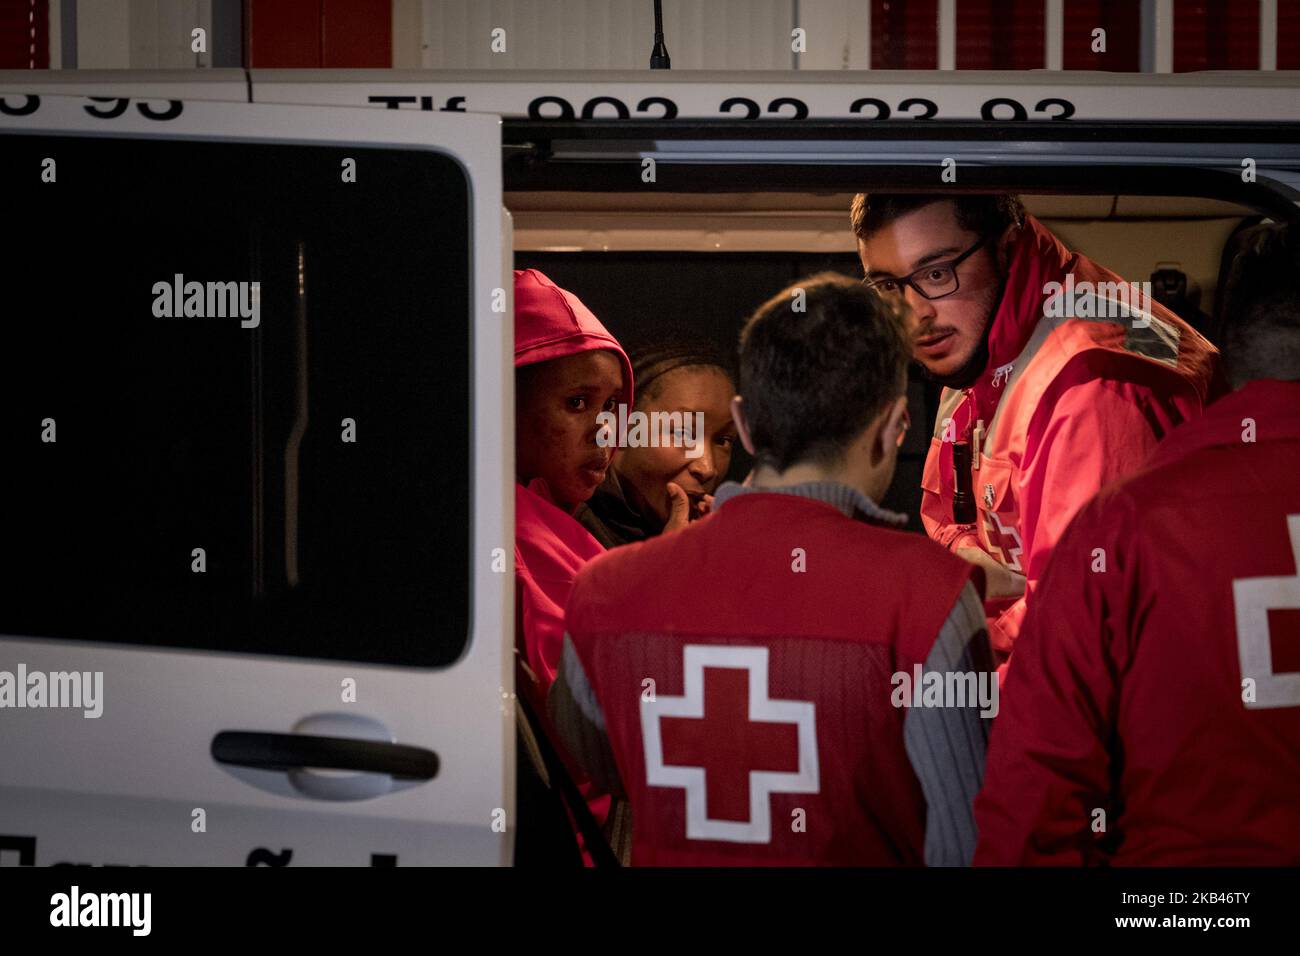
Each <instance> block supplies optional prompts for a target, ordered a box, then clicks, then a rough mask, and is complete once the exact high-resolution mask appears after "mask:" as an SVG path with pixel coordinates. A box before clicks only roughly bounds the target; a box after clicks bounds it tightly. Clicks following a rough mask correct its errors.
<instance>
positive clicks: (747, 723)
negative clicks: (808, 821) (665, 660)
mask: <svg viewBox="0 0 1300 956" xmlns="http://www.w3.org/2000/svg"><path fill="white" fill-rule="evenodd" d="M767 661H768V654H767V648H766V647H724V646H714V645H707V644H688V645H686V647H685V648H684V652H683V664H684V666H683V678H684V680H683V683H684V686H685V693H684V694H683V695H682V696H681V697H665V696H662V695H659V696H658V697H656V699H655V700H654V701H647V700H644V699H643V700H642V701H641V731H642V739H643V740H644V742H645V758H646V783H647V784H649V785H650V786H655V787H681V788H683V789H684V790H685V791H686V837H687V839H690V840H726V841H729V842H732V843H770V842H771V841H772V804H771V800H770V797H771V795H772V794H773V793H817V792H818V790H819V784H818V773H817V734H816V725H815V707H814V705H813V703H812V702H811V701H802V700H772V699H770V698H769V697H768V696H767V694H768V691H767V685H768V682H767Z"/></svg>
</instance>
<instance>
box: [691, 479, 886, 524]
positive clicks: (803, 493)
mask: <svg viewBox="0 0 1300 956" xmlns="http://www.w3.org/2000/svg"><path fill="white" fill-rule="evenodd" d="M755 494H777V495H793V496H794V497H797V498H809V499H811V500H813V501H820V502H822V503H823V504H828V505H830V506H831V507H832V508H835V509H836V510H837V511H839V513H840V514H842V515H844V517H846V518H854V519H856V520H858V521H866V522H869V523H872V524H883V525H889V526H891V527H902V526H903V525H905V524H907V515H905V514H899V513H898V512H897V511H889V510H888V509H886V508H882V507H880V505H878V504H876V503H875V502H874V501H872V500H871V499H870V498H869V497H867V496H866V495H864V494H863V493H862V492H860V491H858V489H856V488H850V487H849V486H848V485H842V484H840V483H839V482H838V481H805V482H801V483H799V484H797V485H783V486H782V487H779V488H750V487H747V486H745V485H741V484H737V483H736V482H734V481H728V482H726V483H725V484H724V485H723V486H722V487H721V488H719V489H718V490H717V492H715V493H714V495H713V508H714V510H715V511H716V510H717V509H719V508H721V507H722V506H723V505H724V504H726V503H727V502H728V501H730V500H731V499H732V498H739V497H741V496H742V495H755Z"/></svg>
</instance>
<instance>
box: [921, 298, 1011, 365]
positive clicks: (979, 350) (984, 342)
mask: <svg viewBox="0 0 1300 956" xmlns="http://www.w3.org/2000/svg"><path fill="white" fill-rule="evenodd" d="M1001 304H1002V295H1001V294H999V295H998V297H997V298H995V299H994V300H993V302H992V304H991V305H990V306H989V312H988V316H987V317H986V318H985V319H984V331H983V332H982V333H980V340H979V344H977V345H976V346H975V351H974V352H972V353H971V356H970V358H968V359H967V360H966V361H965V362H964V363H962V365H961V367H960V368H957V369H954V370H953V371H951V372H949V373H948V374H947V375H937V374H935V373H934V372H931V371H930V370H929V369H928V368H926V367H925V363H924V362H917V363H916V364H918V365H920V366H921V372H922V374H924V375H925V377H926V378H927V379H929V380H930V381H931V382H934V383H935V384H936V385H942V386H943V387H944V388H969V387H970V386H971V385H974V384H975V380H976V379H977V378H979V377H980V375H982V374H983V373H984V370H985V369H986V368H988V365H989V333H990V332H991V331H992V330H993V318H994V317H995V316H996V315H997V313H998V308H999V306H1001Z"/></svg>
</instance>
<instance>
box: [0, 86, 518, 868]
mask: <svg viewBox="0 0 1300 956" xmlns="http://www.w3.org/2000/svg"><path fill="white" fill-rule="evenodd" d="M5 104H6V107H7V108H6V109H5V110H4V111H3V112H0V170H3V173H4V176H5V179H4V182H5V183H6V216H5V220H6V228H7V231H8V232H9V237H10V240H11V241H10V243H9V244H8V246H9V251H8V252H7V253H6V256H5V264H6V267H7V268H6V282H5V283H4V291H3V293H0V296H3V302H4V308H3V313H4V316H5V322H4V323H3V328H2V329H0V354H3V355H4V357H5V365H6V371H5V373H4V375H3V376H0V382H2V384H0V389H2V390H3V394H2V395H0V416H2V418H0V429H2V433H3V443H4V448H5V453H6V460H5V472H6V479H5V481H4V482H3V487H4V495H3V503H2V504H0V507H2V508H3V511H4V535H3V547H2V548H0V551H2V553H3V558H2V559H0V561H2V566H0V581H2V582H3V584H2V585H0V590H2V591H3V597H2V599H0V863H3V864H5V865H10V864H26V865H43V864H57V863H73V864H94V865H98V864H236V865H238V864H245V863H246V864H249V865H257V864H269V865H284V864H290V863H291V864H293V865H299V864H309V865H310V864H351V865H393V864H398V865H406V864H417V863H429V864H502V863H508V862H509V861H510V860H511V855H512V841H513V834H514V822H515V821H514V816H515V814H514V806H513V800H514V796H513V794H514V746H515V726H514V720H515V717H514V703H513V677H512V674H513V671H512V666H513V644H514V641H513V631H514V628H513V613H514V612H513V588H512V573H511V572H512V568H511V561H512V554H513V548H512V540H511V535H512V527H513V496H512V493H511V482H512V481H513V477H512V476H513V461H512V449H511V447H510V444H511V443H510V442H509V441H508V440H507V439H508V437H509V436H510V435H512V434H513V432H512V427H513V426H512V422H513V417H512V416H513V400H512V388H513V377H512V375H511V374H510V372H511V368H512V362H511V352H512V330H511V326H510V315H511V313H510V301H509V293H510V290H511V286H512V283H511V281H510V273H509V269H510V260H509V253H508V250H509V248H510V236H509V219H508V217H507V216H506V215H505V214H504V210H503V208H502V202H501V133H500V121H499V119H498V118H497V117H495V116H490V115H482V114H479V115H472V116H471V115H439V116H429V115H422V114H415V113H406V112H396V111H391V112H390V111H385V110H375V109H338V108H331V109H323V108H315V107H284V106H261V105H249V104H246V103H245V104H232V103H213V102H191V101H184V102H182V101H179V100H177V101H170V102H168V101H155V100H137V99H131V98H125V99H117V100H113V101H89V100H86V99H84V98H80V97H57V96H53V97H52V96H42V95H31V96H23V95H13V94H9V95H7V96H6V97H5Z"/></svg>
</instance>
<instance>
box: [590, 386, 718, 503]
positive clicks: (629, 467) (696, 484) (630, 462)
mask: <svg viewBox="0 0 1300 956" xmlns="http://www.w3.org/2000/svg"><path fill="white" fill-rule="evenodd" d="M735 393H736V387H735V385H734V384H733V383H732V381H731V379H729V378H728V377H727V376H726V374H725V373H723V372H722V370H720V369H717V368H713V367H711V366H708V365H696V366H687V367H685V368H677V369H673V370H672V371H671V372H665V373H664V374H663V375H662V376H660V378H659V379H658V381H656V382H655V383H654V385H653V388H652V389H651V394H650V395H648V396H647V397H646V398H645V399H644V401H643V402H642V403H639V404H638V405H637V411H641V412H645V413H646V415H647V416H649V415H651V414H652V413H653V412H657V411H658V412H683V413H692V414H693V413H695V412H703V413H704V434H703V435H702V436H694V437H695V439H696V440H697V441H699V442H700V445H699V446H697V447H696V448H695V449H694V450H692V449H690V448H687V447H685V446H681V447H668V448H665V447H659V448H645V447H641V448H624V449H621V450H620V451H619V453H618V458H617V459H615V463H614V467H615V468H616V469H617V470H618V473H619V475H621V476H622V477H623V478H624V479H625V481H627V483H629V484H630V485H631V486H632V488H633V490H634V491H635V492H636V495H637V497H638V498H639V499H640V502H639V503H640V504H641V506H642V507H643V508H648V509H649V510H650V511H651V512H652V513H653V514H654V515H655V517H657V518H658V519H659V522H660V523H661V524H663V523H666V522H667V521H668V516H669V514H670V513H671V501H672V499H671V497H670V496H669V494H668V482H670V481H671V482H673V483H675V484H678V485H680V486H681V487H682V490H683V491H685V492H686V493H687V494H688V495H690V498H691V512H692V515H694V514H695V512H696V510H697V508H698V506H699V502H700V499H701V498H702V497H703V496H704V495H711V494H713V492H714V489H716V488H717V487H718V484H719V483H720V482H721V481H722V479H723V477H724V476H725V475H726V474H727V468H728V467H729V466H730V464H731V448H732V445H734V444H735V441H736V426H735V424H734V423H733V422H732V420H731V397H732V396H733V395H734V394H735ZM651 420H652V421H653V419H651ZM701 450H702V452H703V453H702V454H700V455H699V456H698V457H696V458H690V457H688V456H687V452H688V451H690V452H692V453H694V452H695V451H701Z"/></svg>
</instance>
